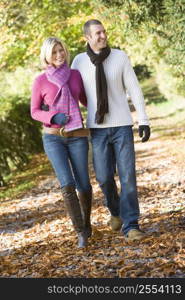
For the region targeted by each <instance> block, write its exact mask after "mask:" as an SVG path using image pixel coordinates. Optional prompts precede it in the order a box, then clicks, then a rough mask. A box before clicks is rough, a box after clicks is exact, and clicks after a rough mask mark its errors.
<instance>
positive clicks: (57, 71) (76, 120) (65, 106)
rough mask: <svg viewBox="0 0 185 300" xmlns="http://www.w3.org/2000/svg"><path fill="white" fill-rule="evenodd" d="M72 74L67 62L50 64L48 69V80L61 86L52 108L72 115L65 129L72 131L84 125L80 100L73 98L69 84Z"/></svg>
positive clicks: (57, 111)
mask: <svg viewBox="0 0 185 300" xmlns="http://www.w3.org/2000/svg"><path fill="white" fill-rule="evenodd" d="M70 74H71V70H70V68H69V67H68V66H67V64H66V63H64V64H63V65H62V66H61V67H59V68H55V67H53V66H48V67H47V69H46V77H47V79H48V81H50V82H52V83H54V84H55V85H57V87H58V88H59V90H58V93H57V95H56V96H55V99H54V102H53V106H52V110H53V111H56V113H64V114H66V115H69V116H70V119H69V122H68V123H67V124H66V125H65V131H72V130H75V129H78V128H82V127H83V123H82V115H81V112H80V108H79V105H78V102H77V101H75V99H74V98H73V96H72V94H71V92H70V89H69V86H68V80H69V78H70Z"/></svg>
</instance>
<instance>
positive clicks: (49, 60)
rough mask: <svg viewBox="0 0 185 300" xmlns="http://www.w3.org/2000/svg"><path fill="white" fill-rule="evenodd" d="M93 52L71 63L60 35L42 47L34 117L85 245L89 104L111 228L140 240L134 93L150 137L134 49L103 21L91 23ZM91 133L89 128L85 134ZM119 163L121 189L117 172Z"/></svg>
mask: <svg viewBox="0 0 185 300" xmlns="http://www.w3.org/2000/svg"><path fill="white" fill-rule="evenodd" d="M83 29H84V35H85V38H86V41H87V51H86V52H84V53H81V54H78V55H77V56H76V57H75V58H74V60H73V62H72V65H71V67H69V61H70V58H69V52H68V50H67V47H66V46H65V44H64V43H63V42H62V41H61V40H60V39H58V38H56V37H49V38H47V39H46V40H45V41H44V43H43V45H42V47H41V53H40V59H41V62H42V65H43V67H44V72H43V73H41V74H40V75H38V76H37V77H36V78H35V80H34V83H33V87H32V97H31V116H32V118H33V119H35V120H37V121H40V122H42V123H43V135H42V139H43V146H44V150H45V152H46V154H47V156H48V158H49V160H50V162H51V164H52V167H53V169H54V171H55V174H56V176H57V178H58V180H59V182H60V185H61V192H62V196H63V200H64V203H65V206H66V209H67V211H68V214H69V216H70V218H71V221H72V224H73V226H74V229H75V231H76V232H77V236H78V247H81V248H83V247H86V246H87V244H88V238H90V236H91V235H92V228H91V221H90V216H91V207H92V186H91V183H90V178H89V172H88V147H89V146H88V136H87V132H85V131H84V130H83V119H82V115H81V112H80V107H79V102H80V103H81V104H83V105H84V106H86V107H87V128H89V131H90V140H91V143H92V150H93V165H94V170H95V174H96V179H97V181H98V183H99V185H100V188H101V190H102V192H103V194H104V197H105V203H106V206H107V208H108V209H109V211H110V222H109V224H110V226H111V228H112V230H121V232H122V233H123V236H124V237H125V239H126V240H129V241H132V240H140V239H142V238H143V237H144V233H143V232H142V231H141V230H140V227H139V223H138V219H139V203H138V196H137V184H136V171H135V150H134V139H133V129H132V127H133V120H132V116H131V112H130V109H129V105H128V101H127V97H126V95H127V92H128V93H129V94H130V96H131V99H132V102H133V104H134V106H135V109H136V112H137V117H138V124H139V128H138V133H139V136H140V137H141V139H142V142H146V141H147V140H148V139H149V137H150V127H149V121H148V117H147V115H146V111H145V104H144V98H143V94H142V91H141V89H140V86H139V83H138V80H137V77H136V75H135V72H134V70H133V68H132V66H131V64H130V61H129V58H128V56H127V54H126V53H125V52H124V51H122V50H118V49H112V48H110V47H109V46H108V42H107V34H106V31H105V28H104V26H103V24H102V23H101V22H100V21H99V20H89V21H87V22H86V23H85V24H84V28H83ZM84 132H85V133H84ZM115 164H116V168H117V170H118V175H119V180H120V186H121V191H120V193H119V194H118V190H117V186H116V182H115V179H114V174H115Z"/></svg>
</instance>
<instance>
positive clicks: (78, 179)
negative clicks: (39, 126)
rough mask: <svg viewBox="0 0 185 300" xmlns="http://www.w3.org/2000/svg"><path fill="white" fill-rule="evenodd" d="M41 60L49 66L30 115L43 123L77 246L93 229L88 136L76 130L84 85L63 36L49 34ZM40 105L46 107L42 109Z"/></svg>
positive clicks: (34, 90)
mask: <svg viewBox="0 0 185 300" xmlns="http://www.w3.org/2000/svg"><path fill="white" fill-rule="evenodd" d="M40 59H41V63H42V65H43V67H44V69H45V71H44V72H43V73H41V74H40V75H38V76H37V77H36V79H35V80H34V83H33V87H32V97H31V116H32V118H33V119H35V120H37V121H40V122H42V123H43V136H42V140H43V146H44V150H45V152H46V154H47V156H48V158H49V160H50V162H51V164H52V166H53V169H54V171H55V174H56V176H57V178H58V180H59V182H60V185H61V191H62V195H63V199H64V203H65V206H66V208H67V211H68V213H69V215H70V218H71V221H72V224H73V226H74V229H75V231H76V232H77V234H78V247H80V248H83V247H86V246H87V239H88V237H90V236H91V233H92V229H91V224H90V214H91V202H92V188H91V184H90V180H89V174H88V138H87V137H86V136H81V134H79V132H80V130H76V129H80V128H82V127H83V122H82V116H81V113H80V109H79V103H78V101H79V100H80V102H81V103H82V104H83V105H85V106H86V104H87V101H86V96H85V91H84V86H83V82H82V79H81V76H80V73H79V71H77V70H71V69H70V68H69V66H68V64H69V52H68V50H67V48H66V46H65V45H64V43H63V42H62V41H61V40H60V39H58V38H56V37H49V38H47V39H46V40H45V41H44V43H43V45H42V47H41V52H40ZM42 105H44V106H47V107H48V111H45V110H42V109H41V108H42ZM63 129H65V132H66V134H65V135H64V134H63ZM73 130H74V131H73ZM76 135H77V136H76ZM66 136H67V137H66ZM76 189H77V190H78V195H77V193H76Z"/></svg>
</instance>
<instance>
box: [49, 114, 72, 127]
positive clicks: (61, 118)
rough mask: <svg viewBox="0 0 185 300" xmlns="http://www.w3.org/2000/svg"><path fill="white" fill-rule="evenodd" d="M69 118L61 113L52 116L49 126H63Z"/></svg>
mask: <svg viewBox="0 0 185 300" xmlns="http://www.w3.org/2000/svg"><path fill="white" fill-rule="evenodd" d="M69 118H70V117H69V116H68V115H66V114H63V113H58V114H56V115H54V116H53V117H52V119H51V124H58V125H65V124H66V123H68V121H69Z"/></svg>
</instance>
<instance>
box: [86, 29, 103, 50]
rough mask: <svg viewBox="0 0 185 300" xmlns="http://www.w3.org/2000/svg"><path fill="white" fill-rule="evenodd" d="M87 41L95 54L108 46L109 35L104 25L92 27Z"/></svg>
mask: <svg viewBox="0 0 185 300" xmlns="http://www.w3.org/2000/svg"><path fill="white" fill-rule="evenodd" d="M86 39H87V41H88V43H89V45H90V47H91V49H92V50H93V51H95V52H99V51H101V50H102V49H103V48H105V47H106V46H107V35H106V31H105V28H104V27H103V25H91V26H90V28H89V34H87V35H86Z"/></svg>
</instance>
